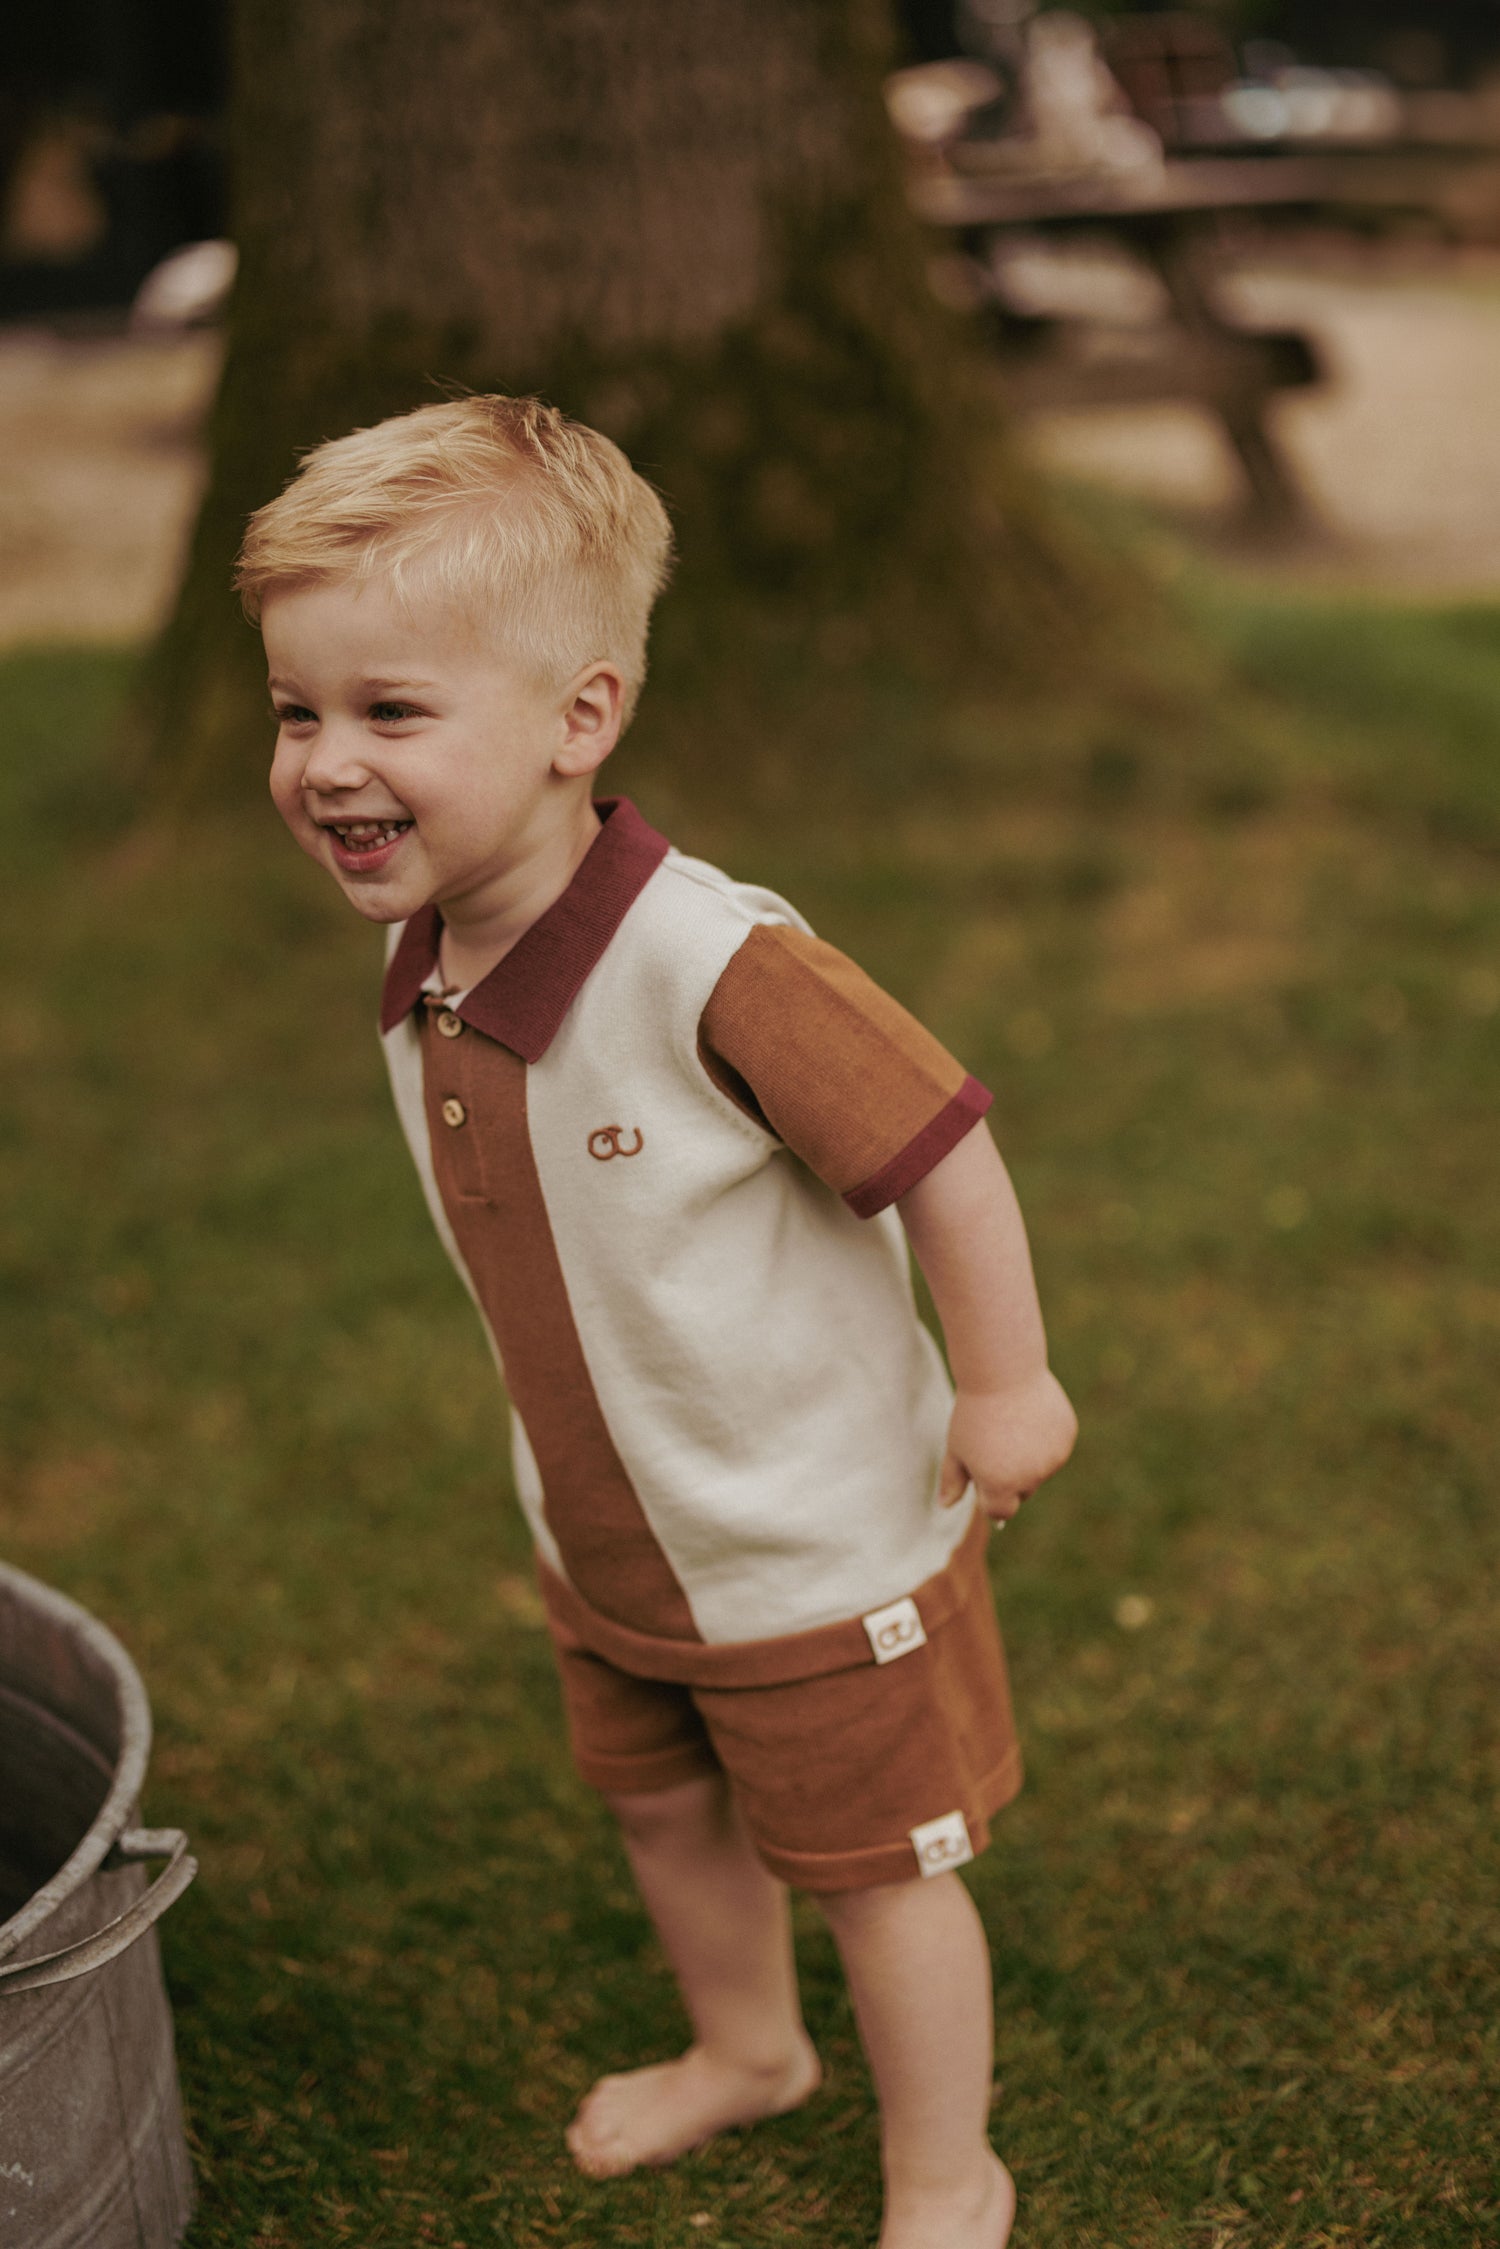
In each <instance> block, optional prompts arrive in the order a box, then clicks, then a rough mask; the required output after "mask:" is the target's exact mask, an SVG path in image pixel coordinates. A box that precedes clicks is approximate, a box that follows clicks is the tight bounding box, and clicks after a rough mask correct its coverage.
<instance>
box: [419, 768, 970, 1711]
mask: <svg viewBox="0 0 1500 2249" xmlns="http://www.w3.org/2000/svg"><path fill="white" fill-rule="evenodd" d="M598 809H599V813H600V816H601V819H602V821H603V825H602V827H601V829H600V831H599V834H598V836H597V837H596V839H595V841H594V843H593V844H592V846H591V848H590V850H589V852H588V854H587V856H586V857H585V859H584V860H583V862H582V864H581V866H580V867H579V869H578V871H577V873H576V874H575V876H574V878H573V880H572V882H571V884H570V885H569V887H568V889H567V890H566V891H565V892H564V893H563V895H562V896H561V897H560V898H558V899H557V900H556V902H555V903H554V904H553V905H552V906H551V907H550V908H549V909H548V910H547V911H546V912H545V913H544V914H543V915H541V917H540V918H539V919H538V920H537V921H536V922H535V923H534V924H533V925H532V927H531V928H530V929H529V930H527V932H526V933H525V935H524V936H523V937H521V938H520V940H519V941H518V942H517V944H516V945H515V946H514V947H513V948H512V950H511V951H510V952H509V953H508V954H507V955H506V957H505V958H504V959H503V960H502V961H501V962H500V963H499V965H498V966H497V967H496V968H495V969H493V970H492V971H491V972H490V974H489V975H488V976H486V977H485V978H484V979H483V981H482V982H480V983H478V984H476V985H475V986H474V987H473V988H472V989H471V990H469V991H468V992H466V993H464V994H462V995H449V996H446V997H445V996H442V995H440V994H439V993H437V992H436V990H435V989H434V985H435V981H436V973H435V972H436V967H437V958H438V943H439V938H440V935H441V927H442V924H441V918H440V915H439V913H438V910H437V909H436V908H435V907H428V908H426V909H425V910H424V911H422V912H421V913H419V914H417V915H415V916H413V918H412V919H411V920H410V921H409V922H407V923H405V924H404V925H402V927H401V928H400V929H399V930H397V931H395V932H393V935H392V949H391V952H390V956H389V960H388V965H387V970H386V977H385V985H384V991H383V995H382V1007H381V1030H382V1037H383V1042H384V1047H385V1053H386V1059H387V1063H388V1066H389V1069H390V1075H391V1083H392V1088H393V1091H394V1094H395V1100H396V1106H397V1110H398V1112H399V1114H400V1117H401V1121H402V1124H403V1126H404V1128H405V1132H406V1136H407V1139H408V1141H409V1143H410V1147H411V1152H412V1155H413V1157H414V1159H415V1162H416V1166H417V1170H418V1173H419V1175H420V1177H421V1180H422V1184H423V1188H424V1190H425V1193H426V1196H427V1201H428V1205H429V1207H430V1209H431V1212H432V1216H433V1220H434V1222H435V1224H436V1227H437V1230H438V1233H439V1235H440V1236H441V1237H442V1240H443V1241H444V1243H445V1245H446V1247H447V1249H448V1252H449V1254H450V1256H451V1257H452V1259H453V1261H454V1264H455V1265H456V1266H457V1268H458V1271H459V1274H460V1276H461V1277H462V1279H463V1280H464V1282H465V1284H466V1286H467V1287H468V1289H469V1291H470V1293H471V1295H472V1296H473V1298H474V1300H475V1302H476V1304H477V1305H478V1307H479V1310H480V1312H481V1315H482V1317H483V1319H484V1322H485V1325H486V1327H487V1330H488V1332H489V1336H490V1340H491V1344H492V1346H493V1349H494V1352H495V1356H496V1359H497V1361H498V1363H499V1366H500V1369H501V1373H502V1375H503V1378H504V1381H505V1385H506V1388H507V1390H508V1393H509V1396H510V1401H511V1406H512V1419H513V1449H514V1461H515V1476H516V1485H517V1490H518V1494H519V1497H520V1502H521V1505H522V1508H523V1509H524V1511H525V1514H526V1516H527V1519H528V1521H529V1524H530V1527H531V1531H532V1534H533V1536H534V1538H535V1540H536V1544H537V1548H538V1551H539V1556H540V1560H541V1564H542V1567H543V1571H544V1576H545V1577H546V1578H548V1579H549V1580H550V1581H551V1584H552V1586H553V1587H554V1588H556V1589H557V1590H558V1591H559V1592H560V1593H561V1594H563V1595H564V1596H565V1597H566V1599H567V1602H568V1603H569V1613H570V1616H571V1618H572V1620H573V1622H574V1624H575V1626H576V1627H577V1628H579V1629H581V1630H582V1631H583V1632H584V1634H585V1637H588V1633H589V1627H590V1625H591V1624H592V1625H593V1626H594V1627H595V1638H596V1639H597V1640H598V1641H599V1642H600V1643H601V1644H602V1647H601V1652H603V1646H607V1647H609V1648H618V1646H619V1645H620V1644H621V1643H622V1641H623V1642H625V1643H628V1645H629V1646H630V1647H631V1648H632V1649H634V1650H636V1651H637V1654H638V1655H640V1654H641V1651H645V1652H646V1653H647V1654H649V1652H650V1651H652V1650H655V1651H656V1653H657V1654H658V1655H659V1656H660V1657H661V1658H662V1668H663V1673H664V1675H665V1676H675V1677H678V1678H682V1679H684V1680H688V1681H692V1680H694V1679H695V1678H703V1679H709V1678H720V1679H723V1678H725V1677H726V1676H729V1675H731V1673H732V1670H733V1662H734V1657H733V1652H732V1651H734V1650H735V1649H738V1648H741V1647H742V1646H743V1644H745V1643H755V1644H756V1645H757V1647H759V1648H760V1649H761V1652H762V1655H764V1654H765V1653H766V1652H767V1649H768V1645H769V1644H774V1643H785V1644H786V1646H788V1647H789V1648H791V1649H793V1650H794V1651H796V1650H800V1651H801V1653H802V1655H803V1656H804V1657H806V1658H808V1660H809V1661H810V1662H811V1663H812V1667H813V1668H818V1667H819V1665H820V1664H821V1662H822V1660H823V1657H824V1656H826V1655H828V1653H829V1650H830V1648H832V1647H834V1646H837V1645H842V1644H843V1643H844V1642H845V1641H846V1640H847V1639H848V1638H849V1635H850V1634H851V1633H852V1635H853V1637H854V1639H855V1641H857V1642H859V1643H860V1644H861V1645H864V1641H863V1636H862V1634H861V1629H860V1622H859V1620H860V1619H862V1618H863V1617H864V1616H865V1615H866V1614H867V1613H868V1612H872V1611H875V1612H878V1611H880V1610H881V1609H882V1607H883V1606H885V1605H888V1604H891V1603H893V1602H900V1601H902V1600H904V1598H905V1597H906V1596H908V1595H911V1594H912V1593H913V1592H914V1591H915V1590H916V1589H917V1588H919V1587H926V1588H927V1590H928V1596H929V1599H931V1597H932V1595H933V1588H932V1587H930V1586H929V1585H928V1581H930V1580H936V1581H938V1590H939V1598H938V1599H937V1601H936V1606H937V1607H941V1606H942V1599H941V1597H940V1591H941V1587H942V1585H943V1583H944V1581H945V1573H946V1572H947V1571H948V1566H949V1564H950V1562H952V1560H953V1557H954V1555H955V1550H956V1549H957V1548H958V1547H959V1545H960V1542H961V1541H962V1540H963V1539H964V1536H965V1533H966V1532H967V1531H968V1529H969V1528H970V1523H971V1519H972V1515H973V1500H972V1496H969V1497H966V1498H965V1500H964V1501H963V1502H962V1503H960V1504H959V1505H958V1506H956V1507H952V1508H944V1507H942V1506H941V1505H940V1504H939V1502H938V1499H937V1484H938V1476H939V1470H940V1466H941V1462H942V1457H943V1452H944V1447H945V1443H946V1434H947V1425H948V1419H949V1415H950V1412H951V1407H952V1392H951V1388H950V1385H949V1382H948V1378H947V1375H946V1372H945V1370H944V1367H943V1363H942V1360H941V1357H940V1355H939V1353H938V1350H937V1348H936V1346H935V1344H934V1342H933V1340H932V1338H931V1336H930V1335H929V1334H928V1333H927V1331H926V1329H925V1328H924V1327H923V1325H922V1323H921V1321H920V1320H919V1319H918V1317H917V1314H916V1309H915V1305H914V1302H913V1296H912V1286H911V1269H910V1261H909V1257H908V1252H907V1247H906V1239H905V1235H904V1232H903V1229H902V1227H901V1224H900V1220H899V1218H898V1217H897V1215H896V1213H895V1211H894V1210H893V1208H892V1207H891V1206H892V1205H893V1204H894V1203H895V1202H896V1200H897V1199H898V1198H899V1197H900V1196H902V1195H904V1194H906V1193H907V1192H908V1190H909V1189H910V1188H912V1187H914V1186H915V1185H916V1183H917V1181H918V1180H919V1179H921V1178H923V1177H924V1176H925V1175H926V1173H927V1172H928V1171H930V1170H931V1169H932V1167H933V1166H934V1165H935V1164H937V1163H938V1162H940V1161H941V1159H942V1158H943V1157H944V1156H945V1155H946V1154H947V1153H948V1152H949V1150H950V1149H951V1148H953V1147H954V1146H955V1145H956V1144H957V1142H958V1141H959V1140H960V1139H961V1138H962V1137H963V1136H964V1135H965V1134H966V1133H967V1132H968V1131H969V1130H970V1129H971V1127H972V1126H973V1125H974V1123H975V1122H976V1121H977V1119H978V1118H979V1117H981V1116H982V1115H983V1114H984V1112H985V1110H986V1109H987V1108H988V1107H989V1104H990V1096H989V1094H988V1093H987V1092H986V1091H985V1089H984V1088H983V1087H982V1086H980V1085H978V1084H977V1083H976V1081H975V1080H974V1079H973V1078H972V1077H970V1076H969V1075H968V1074H967V1073H966V1071H965V1070H964V1069H963V1067H962V1066H961V1065H960V1064H959V1063H957V1062H955V1061H954V1059H953V1058H952V1056H951V1055H949V1054H948V1053H947V1052H946V1051H945V1050H944V1048H943V1047H942V1046H941V1045H940V1044H939V1043H938V1041H937V1040H936V1039H934V1038H933V1037H932V1036H931V1035H930V1034H929V1033H928V1032H927V1031H925V1030H924V1029H923V1028H922V1026H921V1025H920V1024H918V1023H917V1022H915V1021H914V1020H913V1018H912V1017H911V1016H910V1015H908V1014H907V1012H906V1011H905V1010H904V1009H903V1008H901V1007H900V1006H899V1005H898V1004H897V1003H896V1002H895V1001H894V1000H892V999H891V998H890V997H889V996H888V995H887V994H885V993H884V992H882V991H881V990H880V989H879V988H878V987H877V986H876V985H875V984H873V983H872V982H871V981H870V979H869V978H868V977H866V976H865V975H864V974H863V973H862V971H861V970H859V969H858V968H856V967H855V966H854V964H853V963H852V962H851V961H849V960H847V959H846V958H845V957H844V956H843V955H842V954H840V953H838V952H836V951H835V950H834V949H833V947H831V946H829V945H826V944H823V943H822V942H820V940H819V939H817V938H816V937H815V936H814V935H813V934H812V932H811V931H810V929H809V928H808V926H807V924H806V922H805V921H803V919H802V917H801V916H800V915H799V914H798V913H797V912H796V911H795V909H794V908H793V907H791V906H789V905H788V904H787V903H786V901H785V900H784V899H782V898H779V897H777V896H776V895H775V894H774V893H772V892H770V891H768V890H762V889H759V888H757V887H755V886H754V885H751V884H746V883H739V882H734V881H732V880H731V879H730V878H729V877H728V876H727V875H725V874H722V873H721V872H720V871H719V870H718V869H717V868H715V867H711V866H708V865H706V864H705V863H704V862H702V861H701V860H697V859H693V858H689V857H687V856H685V855H684V854H683V853H681V852H679V851H677V850H675V849H674V848H672V847H671V846H670V845H669V844H668V842H667V840H666V838H665V837H664V836H661V835H659V834H658V833H657V832H656V831H655V829H654V828H652V827H651V826H650V825H649V824H648V823H647V822H646V821H645V820H644V819H643V818H642V817H641V815H640V814H639V813H638V812H637V811H636V810H635V808H634V806H633V805H631V804H630V803H629V802H628V801H626V800H624V799H617V800H614V801H612V802H606V803H601V804H600V806H599V807H598ZM830 1635H831V1636H832V1637H831V1639H830ZM820 1636H821V1637H820ZM819 1649H821V1650H822V1654H821V1655H820V1654H818V1653H817V1652H816V1651H817V1650H819ZM809 1651H813V1653H812V1654H811V1655H809ZM865 1653H866V1660H868V1656H869V1651H868V1647H866V1650H865ZM642 1660H644V1657H642ZM726 1666H727V1667H728V1668H727V1669H726ZM754 1668H755V1667H754V1666H753V1665H752V1669H754ZM760 1669H761V1672H762V1673H764V1672H765V1671H766V1669H767V1667H766V1665H765V1664H764V1662H762V1663H761V1666H760ZM770 1669H771V1670H774V1669H775V1666H774V1664H773V1665H771V1666H770Z"/></svg>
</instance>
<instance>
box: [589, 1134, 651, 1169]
mask: <svg viewBox="0 0 1500 2249" xmlns="http://www.w3.org/2000/svg"><path fill="white" fill-rule="evenodd" d="M632 1141H633V1142H634V1143H635V1145H634V1146H633V1147H632V1146H631V1145H630V1143H631V1142H632ZM645 1145H646V1136H645V1134H644V1133H643V1132H642V1131H641V1130H640V1128H639V1127H638V1126H632V1127H631V1129H630V1131H629V1132H628V1133H627V1132H626V1130H625V1127H624V1126H623V1125H600V1126H599V1128H598V1130H597V1131H596V1132H591V1133H590V1134H589V1154H590V1155H591V1156H592V1157H593V1159H594V1161H595V1163H600V1164H607V1163H610V1162H612V1161H613V1160H614V1158H615V1157H616V1156H638V1155H639V1154H640V1152H641V1150H642V1149H643V1148H644V1147H645Z"/></svg>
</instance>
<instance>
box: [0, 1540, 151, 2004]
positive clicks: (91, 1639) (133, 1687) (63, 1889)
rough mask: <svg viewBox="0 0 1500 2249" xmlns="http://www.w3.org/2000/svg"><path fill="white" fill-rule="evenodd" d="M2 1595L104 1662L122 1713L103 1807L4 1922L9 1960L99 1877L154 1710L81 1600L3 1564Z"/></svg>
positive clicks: (138, 1786) (2, 1953)
mask: <svg viewBox="0 0 1500 2249" xmlns="http://www.w3.org/2000/svg"><path fill="white" fill-rule="evenodd" d="M0 1592H8V1593H11V1594H15V1595H19V1596H20V1598H21V1599H22V1600H23V1601H24V1602H25V1603H26V1604H27V1605H28V1606H29V1607H31V1608H33V1609H39V1610H41V1612H42V1613H43V1614H44V1615H45V1616H48V1617H50V1618H51V1619H52V1621H53V1622H54V1623H56V1624H59V1625H62V1626H64V1627H65V1628H66V1630H67V1631H68V1632H69V1633H70V1634H71V1635H72V1636H73V1638H74V1639H76V1640H81V1641H82V1642H83V1643H84V1645H85V1646H86V1647H87V1648H88V1649H89V1650H90V1652H91V1653H92V1654H93V1655H95V1656H97V1657H98V1658H99V1660H100V1661H101V1663H102V1664H103V1665H104V1667H105V1669H106V1670H107V1671H108V1672H109V1674H110V1676H111V1678H112V1680H113V1683H114V1690H115V1699H116V1703H117V1705H118V1708H119V1713H120V1748H119V1754H118V1756H117V1758H116V1760H115V1769H114V1777H113V1779H112V1780H111V1782H110V1785H109V1790H108V1792H107V1794H106V1796H105V1798H104V1801H103V1803H102V1804H101V1805H100V1807H99V1809H98V1811H97V1812H96V1813H95V1814H94V1817H93V1820H92V1821H91V1822H90V1824H89V1826H88V1828H87V1830H86V1831H85V1833H84V1834H83V1836H82V1838H81V1839H80V1841H79V1842H78V1844H77V1845H76V1846H75V1848H74V1849H73V1850H72V1851H71V1852H70V1853H69V1854H68V1856H67V1858H66V1859H64V1861H63V1863H62V1865H61V1866H60V1867H59V1868H58V1870H57V1872H56V1873H55V1874H54V1875H52V1876H51V1878H50V1879H49V1880H48V1881H46V1882H44V1883H43V1884H42V1886H41V1888H40V1889H39V1890H34V1891H33V1892H32V1894H31V1896H30V1898H28V1900H27V1901H26V1903H25V1905H23V1906H22V1907H21V1909H20V1911H19V1912H17V1913H13V1914H12V1915H11V1917H10V1919H9V1920H8V1921H5V1922H0V1960H4V1959H6V1958H7V1957H8V1956H9V1955H10V1954H11V1953H13V1952H14V1951H15V1950H16V1948H17V1947H18V1946H19V1945H22V1944H24V1943H25V1941H26V1939H27V1938H28V1937H29V1936H30V1935H31V1934H32V1933H33V1931H34V1930H36V1929H39V1928H40V1927H41V1925H42V1923H43V1922H44V1921H45V1920H47V1919H48V1917H49V1916H50V1915H51V1914H53V1913H55V1912H56V1911H57V1908H58V1907H59V1906H60V1905H62V1904H63V1902H64V1901H65V1900H66V1899H67V1898H70V1897H72V1896H73V1894H74V1892H75V1891H77V1890H80V1889H81V1888H82V1887H83V1885H84V1883H85V1882H87V1881H88V1879H89V1878H90V1876H91V1875H93V1874H96V1873H97V1872H98V1870H99V1868H100V1866H101V1865H102V1864H103V1862H104V1860H105V1859H106V1858H107V1857H108V1855H109V1852H110V1851H111V1849H112V1848H113V1846H114V1844H115V1842H116V1840H117V1838H118V1837H119V1836H120V1834H121V1833H122V1832H123V1830H124V1828H125V1826H126V1824H127V1823H128V1821H129V1820H130V1817H131V1814H132V1813H133V1811H134V1809H135V1806H136V1804H137V1803H138V1802H139V1800H140V1795H141V1790H142V1787H143V1785H144V1783H145V1778H146V1764H147V1760H148V1759H149V1757H150V1755H151V1705H150V1703H149V1701H148V1700H147V1697H146V1689H145V1686H144V1685H143V1683H142V1680H141V1675H140V1673H139V1672H138V1671H137V1670H136V1667H135V1665H134V1664H133V1663H132V1662H131V1660H130V1657H129V1656H128V1655H127V1654H126V1652H125V1650H124V1648H123V1647H122V1646H121V1644H120V1642H119V1641H118V1640H117V1639H116V1638H115V1636H114V1634H113V1633H112V1632H111V1631H110V1630H109V1627H108V1626H107V1625H103V1624H101V1623H100V1622H99V1620H98V1618H97V1617H95V1616H91V1615H90V1614H89V1612H88V1610H87V1609H85V1608H82V1607H81V1606H80V1605H79V1603H78V1602H77V1601H71V1600H69V1598H68V1596H67V1595H66V1594H65V1593H59V1592H58V1591H57V1590H56V1589H55V1587H53V1586H50V1585H44V1584H43V1583H42V1581H41V1579H40V1578H35V1577H29V1576H28V1575H27V1573H26V1572H25V1571H24V1570H18V1569H15V1568H14V1567H12V1565H11V1564H10V1563H8V1562H0Z"/></svg>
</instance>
